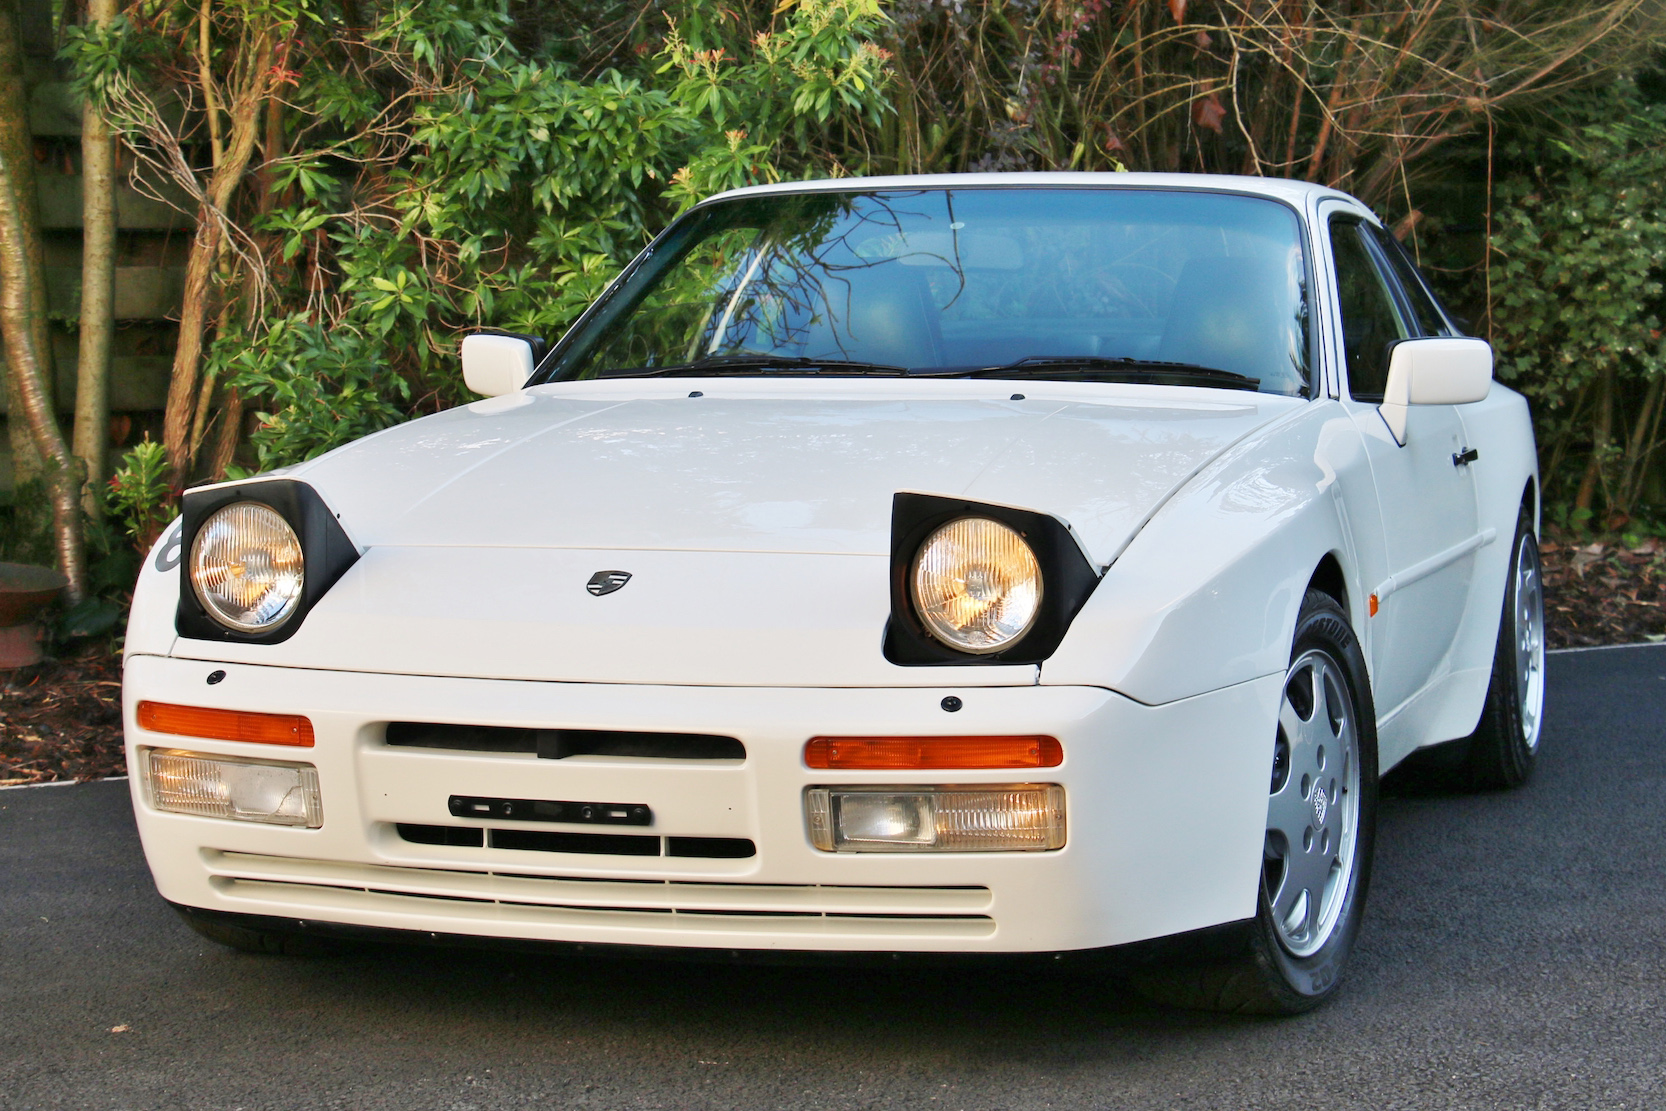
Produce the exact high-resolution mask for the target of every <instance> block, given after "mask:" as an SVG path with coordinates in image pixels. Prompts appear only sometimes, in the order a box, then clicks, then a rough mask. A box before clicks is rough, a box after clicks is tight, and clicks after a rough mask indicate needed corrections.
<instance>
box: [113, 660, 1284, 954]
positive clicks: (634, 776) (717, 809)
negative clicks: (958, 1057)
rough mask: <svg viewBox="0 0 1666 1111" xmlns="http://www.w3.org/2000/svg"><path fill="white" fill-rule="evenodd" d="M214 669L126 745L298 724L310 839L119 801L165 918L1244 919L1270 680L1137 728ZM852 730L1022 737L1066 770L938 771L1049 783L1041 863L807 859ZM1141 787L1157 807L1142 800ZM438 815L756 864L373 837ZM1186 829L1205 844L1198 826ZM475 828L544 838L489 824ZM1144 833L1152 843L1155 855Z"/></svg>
mask: <svg viewBox="0 0 1666 1111" xmlns="http://www.w3.org/2000/svg"><path fill="white" fill-rule="evenodd" d="M221 666H222V668H223V669H224V670H225V671H226V672H227V676H226V679H225V680H224V681H223V682H221V683H218V684H215V685H214V686H212V687H209V686H207V685H206V684H205V683H204V682H203V679H204V676H205V675H206V674H207V672H208V671H209V669H210V665H208V664H203V663H195V662H191V661H185V660H169V659H163V658H160V657H155V656H129V657H128V660H127V663H126V673H125V674H126V684H125V692H124V699H125V708H124V712H125V714H126V722H127V737H128V744H129V745H130V746H134V745H141V744H143V745H158V746H166V747H174V746H177V745H178V744H179V743H180V739H179V738H173V737H161V736H156V735H152V734H147V733H145V732H143V731H142V730H140V729H139V728H138V726H137V723H136V721H135V720H134V713H135V707H136V705H137V699H138V698H140V697H144V698H152V699H159V700H162V701H173V702H186V703H190V704H195V705H201V706H222V707H228V708H230V707H235V708H239V709H254V710H265V711H278V710H280V709H284V708H294V707H297V706H299V705H302V704H304V705H305V706H306V708H307V712H308V716H309V717H310V718H311V719H312V722H313V727H314V730H315V731H316V733H317V739H318V743H317V746H316V747H315V748H313V749H312V750H311V751H310V752H309V753H300V752H298V751H297V750H294V749H288V750H285V751H284V752H283V753H282V754H281V758H283V759H296V758H302V759H310V760H312V761H313V763H314V764H315V765H316V766H317V768H318V777H319V790H320V794H321V797H322V802H323V811H324V824H323V827H322V828H320V829H316V830H295V829H282V828H277V827H260V828H256V827H255V826H254V825H252V824H248V823H238V822H224V821H209V820H203V819H195V818H189V817H184V816H181V815H174V814H161V813H158V812H156V811H154V810H152V809H150V808H149V806H148V805H147V804H146V802H145V799H144V793H143V790H142V785H138V784H135V786H134V787H133V792H134V795H133V798H134V808H135V813H136V814H137V816H138V823H139V829H140V835H141V838H142V840H143V842H144V847H145V855H146V857H147V859H148V860H149V861H150V862H151V867H152V871H153V873H154V875H155V877H156V881H157V886H158V888H159V889H160V891H161V893H162V895H163V896H164V897H165V898H168V899H171V900H173V901H174V902H177V903H183V904H186V905H189V906H199V907H208V908H211V909H217V910H230V911H241V912H244V913H252V914H279V915H284V914H290V915H295V916H305V917H309V918H319V919H323V920H325V921H336V922H363V923H367V924H373V925H385V926H392V927H396V928H406V929H423V930H446V931H454V932H459V933H482V934H488V935H494V936H511V937H533V938H547V939H552V940H554V939H565V940H570V941H586V942H625V943H631V944H649V945H708V946H720V947H729V946H732V945H734V944H740V945H742V946H743V947H746V948H792V949H847V948H863V949H871V948H882V949H899V950H968V951H987V952H1012V951H1024V950H1052V949H1077V948H1089V947H1094V946H1099V945H1109V944H1118V943H1121V942H1125V941H1136V940H1139V939H1141V938H1146V937H1154V936H1159V935H1163V934H1169V933H1175V932H1179V931H1182V930H1188V929H1194V928H1199V927H1202V926H1205V925H1208V924H1210V923H1212V922H1218V921H1226V920H1230V919H1234V918H1240V917H1243V916H1245V915H1246V914H1249V913H1251V912H1252V911H1253V908H1254V900H1255V890H1256V889H1255V883H1256V875H1257V869H1258V868H1259V861H1260V851H1261V850H1260V831H1261V823H1262V822H1263V821H1264V819H1265V817H1266V800H1265V797H1264V795H1263V797H1262V798H1259V799H1256V798H1252V797H1249V796H1246V795H1245V794H1244V792H1243V791H1242V790H1240V786H1241V784H1242V782H1243V781H1244V780H1246V779H1250V778H1257V777H1259V778H1264V775H1262V772H1263V771H1264V769H1263V768H1262V767H1261V765H1262V763H1263V761H1262V759H1261V755H1260V753H1258V752H1255V751H1253V750H1252V749H1251V748H1250V747H1249V746H1245V745H1244V744H1242V743H1241V741H1242V738H1241V726H1242V723H1243V722H1244V721H1247V720H1261V719H1270V715H1272V714H1274V713H1276V705H1277V700H1278V696H1279V687H1280V678H1279V677H1278V676H1274V677H1271V678H1269V679H1263V680H1260V681H1257V682H1254V683H1247V684H1240V685H1238V686H1234V687H1228V688H1226V689H1224V690H1220V691H1216V692H1213V693H1211V694H1208V695H1204V696H1201V697H1198V698H1192V699H1186V700H1183V701H1181V702H1177V703H1174V704H1171V705H1169V706H1163V707H1155V708H1152V707H1144V706H1141V705H1139V704H1138V703H1136V702H1133V701H1131V700H1129V699H1126V698H1123V697H1121V696H1119V695H1116V694H1113V693H1111V692H1109V691H1106V690H1103V689H1100V688H1096V687H1071V688H1064V689H1047V688H1037V687H1022V688H1003V689H979V688H974V687H964V686H958V685H943V686H938V687H934V688H929V689H912V690H909V689H903V690H898V689H888V688H859V689H839V688H827V687H815V688H745V687H672V686H609V685H604V684H592V683H572V684H569V683H524V682H512V681H501V680H496V681H494V680H480V679H423V678H415V677H410V676H396V675H362V674H354V673H350V672H319V671H307V670H303V669H298V668H272V667H253V666H248V665H240V664H231V665H221ZM940 678H948V679H951V680H953V679H955V678H957V677H956V676H947V677H943V676H940ZM951 693H953V694H958V695H959V696H960V697H962V698H963V699H964V700H965V708H964V709H963V710H961V711H960V712H959V713H958V714H954V715H950V714H945V713H944V712H943V711H942V709H941V708H940V707H939V702H940V701H941V699H942V698H943V697H944V696H945V695H948V694H951ZM390 718H391V719H395V720H407V719H414V720H420V721H447V720H451V721H459V722H470V723H479V724H496V725H528V724H534V723H548V722H552V721H561V722H564V723H570V724H572V725H574V726H575V727H576V726H579V725H581V724H583V725H588V726H590V727H593V728H627V729H650V730H652V729H659V730H679V731H680V730H688V731H693V732H701V733H716V734H721V735H726V736H733V737H738V738H740V739H741V740H742V741H743V742H744V743H745V745H746V749H747V759H746V762H745V763H744V764H743V765H741V766H739V767H735V766H733V765H730V766H725V767H718V768H713V767H690V766H687V765H682V766H676V765H673V766H669V767H668V766H666V765H664V764H657V765H656V764H655V763H654V762H650V761H630V760H612V761H608V760H601V759H587V761H586V762H584V763H579V764H574V763H572V762H571V761H566V760H563V761H559V762H553V761H539V760H537V759H535V758H531V757H517V756H459V755H440V754H435V753H427V752H413V751H410V750H390V749H388V748H387V747H386V746H384V745H382V744H381V743H380V737H381V725H380V723H382V722H386V721H388V720H389V719H390ZM876 723H885V727H886V728H888V729H894V730H896V731H898V732H904V733H915V734H921V735H929V734H934V733H935V734H941V733H947V732H959V731H967V730H969V731H975V732H979V733H1013V732H1021V731H1022V732H1027V731H1043V732H1047V733H1051V734H1052V735H1054V736H1056V737H1058V738H1059V740H1060V741H1061V743H1062V744H1063V745H1064V748H1065V752H1066V758H1065V763H1064V765H1063V766H1061V767H1058V768H1049V769H1046V771H1045V772H1043V773H1036V774H1033V775H1031V776H1028V777H1014V775H1013V774H1012V773H1010V772H957V773H955V774H954V776H953V777H952V779H950V780H949V781H951V782H960V783H991V782H995V783H1003V782H1006V783H1010V782H1014V781H1015V778H1016V779H1028V780H1030V781H1034V782H1046V783H1061V784H1064V785H1065V789H1066V792H1067V798H1068V806H1069V818H1068V820H1069V843H1068V844H1067V845H1066V846H1065V848H1064V849H1062V850H1060V851H1058V852H1051V853H988V854H984V853H976V854H970V853H969V854H934V855H932V856H930V857H921V856H906V855H901V854H881V855H874V856H867V855H864V856H855V855H848V854H830V853H820V852H817V851H816V850H814V849H812V848H811V847H810V844H809V840H808V837H807V835H806V833H805V829H804V815H803V808H802V802H801V797H802V793H803V790H804V788H805V787H806V786H809V785H811V784H814V783H827V782H829V781H830V779H829V777H828V775H827V773H825V772H812V771H810V770H809V769H807V768H805V767H804V765H803V761H802V758H801V754H802V751H803V746H804V740H805V738H806V737H807V736H808V735H810V734H811V733H815V732H820V731H826V732H829V733H860V732H870V731H872V730H873V729H874V728H875V725H876ZM1153 738H1160V740H1161V743H1153ZM189 747H191V748H192V749H194V750H196V751H201V752H210V753H232V754H243V755H250V754H255V753H259V752H262V751H265V752H268V753H270V752H271V749H270V748H269V746H261V745H248V744H237V743H235V742H226V741H218V742H216V741H193V742H189ZM916 778H917V777H916ZM831 781H833V782H839V783H873V782H897V781H898V777H896V776H894V775H891V776H888V775H886V774H884V773H877V772H846V773H840V774H839V775H838V776H836V777H833V778H832V780H831ZM1154 783H1155V784H1161V785H1165V786H1167V787H1169V788H1172V789H1168V790H1160V791H1159V790H1152V789H1151V784H1154ZM451 792H459V793H471V792H478V793H480V794H488V795H496V796H507V797H513V798H525V797H556V798H596V799H606V800H620V801H626V800H628V801H632V802H642V803H646V804H648V805H649V806H651V807H653V808H654V811H655V815H656V825H655V829H654V832H662V833H667V834H673V835H676V834H684V835H689V836H748V837H751V838H752V839H753V840H755V841H756V842H757V844H758V855H757V856H755V857H753V858H751V859H746V860H699V859H686V858H675V857H655V858H638V857H602V856H578V855H563V854H554V853H544V852H504V851H498V852H496V853H493V854H490V855H492V856H494V857H496V860H495V862H493V863H492V864H491V865H489V866H485V865H483V864H482V860H483V856H482V851H481V850H469V849H457V848H448V847H444V846H431V845H415V844H410V843H408V842H405V841H402V840H400V839H398V837H397V836H396V835H395V834H394V833H393V830H392V829H391V826H390V823H395V822H402V821H403V822H418V823H446V824H450V823H452V822H454V821H455V819H452V818H451V817H450V816H449V815H448V814H447V812H446V808H445V800H446V797H447V795H448V794H449V793H451ZM1181 799H1183V800H1184V802H1182V801H1180V800H1181ZM1177 808H1178V810H1177ZM1205 815H1207V819H1208V820H1202V818H1203V816H1205ZM490 825H491V826H492V827H494V828H522V829H549V828H551V827H549V826H547V825H541V824H536V823H516V822H501V821H493V822H491V823H490ZM1157 831H1161V836H1154V834H1155V833H1157ZM274 834H276V836H273V835H274ZM224 853H237V854H253V855H258V856H262V857H275V858H282V859H283V860H285V861H288V862H290V863H289V865H288V868H287V871H286V873H285V878H288V879H291V880H294V879H303V880H305V879H310V880H311V882H313V883H315V884H324V885H337V884H344V885H346V886H362V879H360V878H359V877H360V876H362V873H354V872H351V871H347V872H346V874H345V875H344V874H343V869H342V868H341V866H342V865H350V866H364V865H376V866H383V867H387V868H393V869H400V870H401V871H396V872H383V873H381V874H380V876H379V879H378V882H377V883H376V885H375V886H376V887H378V888H379V889H381V890H384V891H399V890H428V891H433V890H435V888H434V887H433V884H434V883H435V878H434V877H433V876H432V874H431V873H420V872H416V871H414V870H415V869H448V870H455V871H461V872H463V873H465V874H464V875H460V876H456V877H452V880H451V882H453V883H454V884H456V887H454V888H451V889H448V890H451V891H454V892H457V893H478V892H479V891H480V889H481V888H482V887H486V888H488V889H495V896H496V897H498V898H502V899H505V900H516V901H529V900H531V901H549V902H555V903H560V904H563V905H568V906H572V905H574V902H575V896H574V895H573V894H572V893H570V892H560V893H551V894H546V895H542V896H540V895H538V894H536V888H535V889H534V892H533V893H528V892H527V891H526V890H525V888H526V886H527V885H524V884H521V885H517V884H515V883H513V882H511V881H510V880H509V878H508V877H506V876H502V875H500V876H498V877H496V878H483V877H486V876H488V875H489V874H490V873H491V872H492V871H495V872H497V873H512V874H513V875H515V876H547V877H552V878H559V877H574V878H582V879H586V880H596V879H606V878H617V879H634V880H644V879H648V880H671V881H698V882H701V883H706V884H712V885H725V886H718V887H715V889H713V888H702V889H701V890H700V891H699V892H698V893H696V896H697V897H699V898H700V899H701V902H700V903H695V904H691V903H690V902H689V901H688V900H689V899H690V898H691V897H694V896H690V895H687V894H683V895H675V896H673V895H670V894H668V893H667V892H665V891H664V890H662V889H661V888H660V887H659V885H648V886H649V887H650V888H651V889H650V890H646V891H644V890H642V889H641V886H642V885H638V889H637V890H635V891H629V892H625V893H624V894H626V895H628V899H623V900H615V899H609V900H607V902H608V904H609V905H611V906H614V907H619V906H624V907H631V906H638V907H640V906H644V905H660V906H664V905H665V901H666V900H667V899H668V898H675V899H676V900H677V902H676V903H675V904H674V905H680V906H681V907H683V908H690V907H691V906H698V907H700V908H701V909H707V910H710V909H714V908H724V907H727V908H731V909H736V910H743V909H757V908H758V906H759V903H758V900H759V899H762V898H775V899H786V900H790V899H794V898H797V899H800V900H803V899H805V898H806V896H805V893H804V892H803V890H802V889H803V886H804V885H828V886H838V887H846V886H860V887H869V888H877V889H880V890H879V891H878V892H877V893H876V894H874V895H872V898H873V899H875V900H876V901H877V902H878V905H877V906H876V907H874V908H873V909H876V910H881V911H883V912H884V913H909V912H913V913H920V912H921V911H926V912H930V913H934V914H935V913H942V911H943V908H942V907H941V906H940V905H935V904H933V903H929V902H928V903H926V904H925V905H923V906H922V898H923V897H922V896H921V895H920V894H919V892H918V890H917V889H919V888H922V887H931V888H941V887H945V886H951V887H952V886H972V887H985V888H988V890H989V892H990V894H989V896H988V897H987V898H986V899H985V900H984V901H983V902H982V903H981V904H980V905H979V906H977V907H975V908H974V911H975V913H978V914H982V915H986V916H988V917H989V918H991V919H992V920H993V930H990V929H988V928H987V927H980V928H979V929H978V930H977V931H976V932H972V933H968V932H966V931H965V930H964V928H963V927H962V926H957V925H956V924H954V923H942V922H930V921H927V922H924V923H921V922H918V921H916V922H907V921H903V922H897V923H895V924H892V925H890V926H885V924H884V923H879V924H878V927H883V928H877V929H876V924H875V923H871V922H860V921H852V922H848V923H846V922H841V921H840V920H837V919H827V920H818V921H816V922H814V923H805V922H802V921H788V922H785V923H773V922H764V923H760V922H756V921H751V922H744V921H743V922H739V923H736V922H728V921H722V920H712V919H709V918H706V917H704V916H690V917H682V918H679V917H677V916H670V915H658V916H655V917H653V918H649V919H647V920H646V921H643V920H642V918H643V917H644V916H640V915H638V916H632V915H628V914H622V913H602V912H595V913H592V914H590V915H588V916H575V915H572V914H567V915H560V914H550V915H546V916H543V917H539V916H531V917H528V916H527V915H525V914H521V915H519V916H516V915H514V914H512V913H510V912H509V911H508V910H507V909H506V908H501V907H499V906H497V905H493V904H488V905H487V906H486V908H485V911H486V913H484V914H482V913H481V908H479V907H456V906H452V905H444V904H426V905H425V904H423V903H419V902H417V901H415V900H400V901H397V902H391V903H390V902H388V901H386V900H382V901H377V900H371V899H367V898H363V897H362V895H363V892H362V890H361V891H360V897H355V898H346V897H345V896H344V895H343V894H342V893H340V892H337V891H318V890H314V889H311V888H306V889H301V890H297V889H295V888H293V887H285V888H281V889H277V890H271V889H264V890H263V889H260V888H257V887H250V886H247V885H228V884H227V883H226V882H225V878H226V877H244V878H253V879H259V878H263V877H264V878H270V877H271V876H272V874H273V869H274V868H275V867H276V866H275V865H272V864H271V863H269V862H265V861H256V862H249V861H244V860H231V861H228V860H226V859H224V858H223V857H222V856H221V855H220V854H224ZM309 862H319V863H309ZM323 862H328V863H323ZM401 876H408V877H409V878H408V879H403V880H402V879H401V878H400V877H401ZM216 877H221V878H220V879H219V880H216ZM730 885H732V886H730ZM758 885H785V890H782V889H780V888H776V889H774V890H766V891H763V892H759V891H756V890H752V889H753V888H756V887H757V886H758ZM910 889H913V890H910ZM609 894H617V893H614V892H610V893H609ZM580 905H582V904H580ZM819 905H820V906H821V908H822V909H838V907H837V906H832V907H831V908H830V907H829V904H827V903H825V902H823V903H821V904H819ZM299 907H304V908H306V909H305V911H304V914H303V912H302V910H300V909H289V908H299ZM765 927H769V928H767V929H766V928H765Z"/></svg>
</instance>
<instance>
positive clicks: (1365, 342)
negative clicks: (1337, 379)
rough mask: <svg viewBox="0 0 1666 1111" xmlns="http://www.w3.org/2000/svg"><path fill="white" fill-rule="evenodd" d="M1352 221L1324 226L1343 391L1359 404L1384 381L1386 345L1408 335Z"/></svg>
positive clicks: (1379, 392)
mask: <svg viewBox="0 0 1666 1111" xmlns="http://www.w3.org/2000/svg"><path fill="white" fill-rule="evenodd" d="M1363 236H1364V229H1363V228H1361V227H1360V225H1359V223H1358V222H1357V221H1354V220H1345V219H1335V220H1332V221H1331V224H1330V243H1331V257H1332V259H1333V261H1334V262H1335V264H1336V292H1337V295H1338V303H1339V306H1340V308H1341V310H1342V344H1343V352H1344V356H1345V358H1346V360H1347V364H1348V390H1349V392H1350V393H1351V394H1352V395H1353V396H1354V397H1355V398H1356V399H1357V400H1360V401H1378V400H1381V399H1382V396H1383V389H1384V387H1385V386H1386V385H1387V383H1388V351H1387V348H1388V345H1389V344H1390V343H1393V342H1394V341H1395V340H1397V339H1405V338H1407V336H1408V335H1409V334H1410V333H1409V330H1408V329H1407V328H1406V326H1405V324H1404V323H1403V322H1402V321H1401V319H1400V314H1399V312H1398V311H1396V309H1395V305H1394V299H1393V297H1392V296H1391V295H1390V294H1389V291H1388V286H1387V285H1386V284H1384V282H1383V277H1382V274H1381V273H1380V272H1379V271H1378V270H1377V264H1376V262H1375V261H1374V260H1373V259H1372V258H1371V252H1370V249H1369V248H1368V247H1366V245H1365V240H1364V238H1363Z"/></svg>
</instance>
